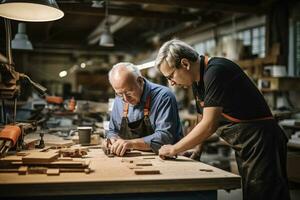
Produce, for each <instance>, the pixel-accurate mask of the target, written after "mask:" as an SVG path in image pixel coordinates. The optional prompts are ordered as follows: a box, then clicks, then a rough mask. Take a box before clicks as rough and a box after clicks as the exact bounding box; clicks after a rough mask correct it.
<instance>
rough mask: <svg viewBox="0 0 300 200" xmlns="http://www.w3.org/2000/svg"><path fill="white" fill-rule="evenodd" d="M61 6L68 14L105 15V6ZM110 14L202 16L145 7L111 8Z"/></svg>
mask: <svg viewBox="0 0 300 200" xmlns="http://www.w3.org/2000/svg"><path fill="white" fill-rule="evenodd" d="M60 8H61V9H62V10H63V11H64V12H65V13H67V14H76V15H87V16H104V15H105V10H104V8H93V7H89V6H82V5H80V6H78V5H76V4H68V5H66V4H65V5H60ZM109 15H117V16H126V17H137V18H147V19H163V20H172V21H196V20H198V19H200V18H201V17H200V16H199V15H193V14H181V13H174V12H171V13H166V12H157V11H146V10H143V9H121V8H120V9H119V8H118V9H116V8H109Z"/></svg>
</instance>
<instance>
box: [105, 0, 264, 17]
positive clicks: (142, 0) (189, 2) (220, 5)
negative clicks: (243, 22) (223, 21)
mask: <svg viewBox="0 0 300 200" xmlns="http://www.w3.org/2000/svg"><path fill="white" fill-rule="evenodd" d="M110 1H111V2H123V3H134V4H155V5H163V6H172V7H185V8H200V9H208V10H216V11H221V12H235V13H253V14H263V13H265V12H266V9H264V8H263V7H261V6H259V5H247V4H245V3H234V4H233V3H226V2H216V1H211V0H201V1H200V0H110Z"/></svg>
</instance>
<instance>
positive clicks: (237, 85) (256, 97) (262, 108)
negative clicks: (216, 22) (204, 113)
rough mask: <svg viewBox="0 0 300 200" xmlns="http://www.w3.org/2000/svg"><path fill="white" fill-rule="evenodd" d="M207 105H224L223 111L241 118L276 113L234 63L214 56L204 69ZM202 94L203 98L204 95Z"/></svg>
mask: <svg viewBox="0 0 300 200" xmlns="http://www.w3.org/2000/svg"><path fill="white" fill-rule="evenodd" d="M203 80H204V90H203V89H202V91H203V92H201V88H199V87H201V86H200V84H198V88H197V89H198V92H199V93H200V95H199V96H200V99H202V100H203V98H204V107H223V113H224V114H227V115H229V116H231V117H234V118H237V119H240V120H251V119H257V118H263V117H270V116H272V114H271V111H270V109H269V107H268V105H267V103H266V101H265V99H264V97H263V95H262V94H261V93H260V91H259V90H258V89H257V87H256V86H255V84H254V83H253V82H252V81H251V80H250V79H249V77H248V76H247V75H246V74H245V73H244V72H243V70H242V69H241V68H240V67H239V66H238V65H237V64H235V63H234V62H232V61H230V60H228V59H225V58H218V57H213V58H211V59H210V60H209V62H208V64H207V67H206V69H205V71H204V78H203ZM201 96H202V97H201Z"/></svg>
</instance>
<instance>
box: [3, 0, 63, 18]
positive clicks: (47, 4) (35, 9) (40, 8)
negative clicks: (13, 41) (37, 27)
mask: <svg viewBox="0 0 300 200" xmlns="http://www.w3.org/2000/svg"><path fill="white" fill-rule="evenodd" d="M0 16H1V17H4V18H8V19H13V20H19V21H29V22H44V21H53V20H57V19H60V18H62V17H63V16H64V13H63V11H61V10H60V9H59V7H58V5H57V3H56V1H55V0H3V1H2V2H1V4H0Z"/></svg>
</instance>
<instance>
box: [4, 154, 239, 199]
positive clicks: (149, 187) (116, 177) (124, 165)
mask: <svg viewBox="0 0 300 200" xmlns="http://www.w3.org/2000/svg"><path fill="white" fill-rule="evenodd" d="M124 159H139V160H145V161H147V162H151V163H152V166H151V167H153V168H155V169H158V170H159V171H160V174H152V175H136V174H135V173H134V170H133V169H130V168H129V166H128V165H129V164H130V163H128V162H124ZM85 160H90V161H91V163H90V167H91V168H92V169H93V170H94V172H92V173H90V174H85V173H61V174H60V175H59V176H47V175H44V174H27V175H18V174H17V173H1V174H0V197H1V199H3V197H5V199H10V198H11V197H22V200H24V199H26V198H27V199H43V200H44V199H53V198H54V197H56V198H55V199H57V198H58V199H60V198H63V199H173V200H174V199H217V190H219V189H226V190H230V189H237V188H240V185H241V184H240V177H239V176H238V175H234V174H231V173H229V172H226V171H223V170H221V169H218V168H215V167H212V166H209V165H206V164H204V163H201V162H196V161H193V160H191V159H189V158H185V157H182V156H179V157H178V158H177V159H176V160H162V159H160V158H159V157H158V156H157V155H155V154H153V153H142V154H140V155H139V156H136V157H125V158H124V157H123V158H122V157H112V158H110V157H107V156H106V155H105V154H104V152H103V151H102V149H90V152H89V153H88V156H87V158H85ZM145 168H146V167H145ZM7 197H10V198H7Z"/></svg>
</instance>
